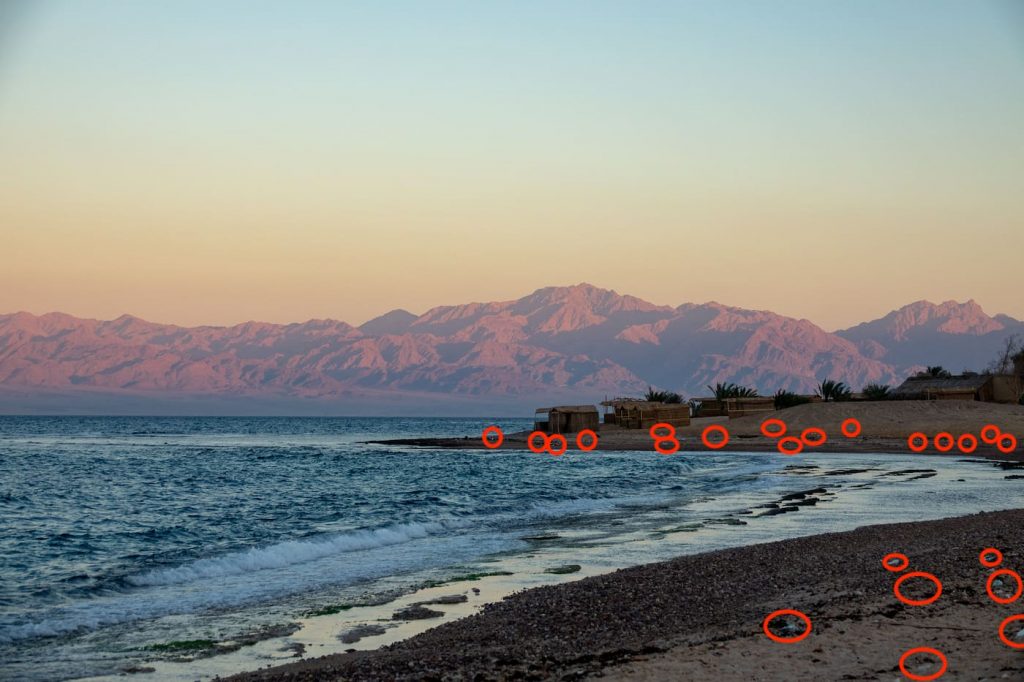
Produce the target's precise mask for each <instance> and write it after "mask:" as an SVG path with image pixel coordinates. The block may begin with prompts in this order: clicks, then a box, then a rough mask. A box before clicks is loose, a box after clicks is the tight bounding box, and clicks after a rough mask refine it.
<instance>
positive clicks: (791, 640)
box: [761, 609, 811, 644]
mask: <svg viewBox="0 0 1024 682" xmlns="http://www.w3.org/2000/svg"><path fill="white" fill-rule="evenodd" d="M779 616H796V617H797V618H799V619H801V620H802V621H804V622H805V623H807V629H806V630H804V631H803V632H801V633H800V634H799V635H797V636H796V637H779V636H778V635H776V634H774V633H773V632H772V631H771V630H769V629H768V623H770V622H771V621H772V620H773V619H775V618H778V617H779ZM761 628H762V629H763V630H764V634H766V635H768V639H770V640H772V641H773V642H778V643H779V644H796V643H797V642H799V641H801V640H803V639H806V638H807V636H808V635H810V634H811V619H810V618H808V617H807V614H805V613H800V612H799V611H794V610H793V609H779V610H778V611H772V612H771V613H769V614H768V615H767V616H766V617H765V619H764V622H763V623H762V624H761Z"/></svg>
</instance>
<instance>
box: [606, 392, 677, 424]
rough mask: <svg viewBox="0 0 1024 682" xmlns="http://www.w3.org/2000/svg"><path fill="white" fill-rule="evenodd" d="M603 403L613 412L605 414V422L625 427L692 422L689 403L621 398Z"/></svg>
mask: <svg viewBox="0 0 1024 682" xmlns="http://www.w3.org/2000/svg"><path fill="white" fill-rule="evenodd" d="M601 405H603V406H604V407H607V408H611V412H609V413H607V414H605V417H604V422H605V424H617V425H618V426H620V427H622V428H624V429H649V428H650V427H651V426H653V425H654V424H659V423H662V424H671V425H672V426H687V425H689V423H690V406H689V405H688V404H687V403H661V402H653V401H648V400H633V399H629V398H619V399H616V400H606V401H604V402H603V403H601ZM609 418H610V419H609Z"/></svg>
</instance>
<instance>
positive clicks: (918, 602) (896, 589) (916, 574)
mask: <svg viewBox="0 0 1024 682" xmlns="http://www.w3.org/2000/svg"><path fill="white" fill-rule="evenodd" d="M911 578H926V579H928V580H931V581H932V582H933V583H935V587H936V590H935V594H933V595H932V596H930V597H928V598H927V599H907V598H906V597H904V596H903V594H902V593H901V592H900V585H902V584H903V582H904V581H905V580H910V579H911ZM892 591H893V594H895V595H896V598H897V599H899V600H900V601H901V602H903V603H904V604H906V605H907V606H928V604H931V603H932V602H934V601H936V600H937V599H938V598H939V597H941V596H942V581H941V580H939V579H938V578H937V577H936V576H935V575H933V574H931V573H925V572H924V571H911V572H910V573H904V574H903V575H901V576H900V577H899V578H896V583H895V584H894V585H893V586H892Z"/></svg>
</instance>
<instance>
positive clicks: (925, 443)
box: [907, 431, 928, 452]
mask: <svg viewBox="0 0 1024 682" xmlns="http://www.w3.org/2000/svg"><path fill="white" fill-rule="evenodd" d="M915 440H919V441H921V445H919V446H916V445H914V441H915ZM907 447H908V448H910V449H911V450H912V451H914V452H924V449H925V448H926V447H928V436H926V435H924V434H923V433H921V432H920V431H915V432H914V433H912V434H910V436H909V437H908V438H907Z"/></svg>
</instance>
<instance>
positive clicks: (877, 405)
mask: <svg viewBox="0 0 1024 682" xmlns="http://www.w3.org/2000/svg"><path fill="white" fill-rule="evenodd" d="M850 417H853V418H856V419H857V420H858V421H859V422H860V424H861V432H860V434H859V435H857V436H856V437H854V438H848V437H845V436H844V435H842V432H841V426H842V423H843V421H844V420H845V419H847V418H850ZM767 419H780V420H782V421H783V422H785V424H786V426H787V433H786V435H787V436H789V435H799V434H800V433H801V432H802V431H803V429H806V428H809V427H817V428H821V429H823V430H825V431H826V433H827V440H826V442H825V443H824V444H823V445H821V446H815V447H810V446H808V447H805V448H804V452H807V453H810V452H815V453H823V454H824V453H828V454H844V453H866V454H877V453H908V454H913V453H911V450H910V448H909V446H908V443H907V439H908V437H909V436H910V435H911V434H913V433H915V432H920V433H924V434H926V435H927V436H928V438H929V443H928V445H927V447H926V448H925V449H924V451H922V452H921V453H918V454H920V455H922V456H928V457H931V456H943V457H951V456H954V457H961V458H981V459H989V460H1002V461H1008V462H1024V406H1020V405H1000V404H994V403H980V402H964V401H932V402H923V401H886V402H874V403H871V402H864V403H811V404H807V405H799V406H797V407H792V408H787V409H784V410H777V411H773V412H766V413H764V414H760V415H747V416H745V417H738V418H735V419H729V418H727V417H703V418H700V417H699V418H695V419H693V420H692V422H691V423H690V425H688V426H681V427H678V428H677V436H678V438H679V441H680V449H679V452H678V453H677V454H692V453H702V452H776V453H778V452H779V450H778V446H777V440H776V439H775V438H768V437H766V436H764V435H762V433H761V424H762V422H763V421H765V420H767ZM988 424H995V425H996V426H998V427H999V428H1000V429H1001V430H1002V431H1004V432H1006V433H1009V434H1013V436H1014V437H1015V438H1016V441H1017V443H1016V447H1015V448H1014V449H1013V450H1012V451H1010V452H1003V451H1000V450H999V449H997V448H996V446H995V445H991V444H986V443H984V442H982V441H981V440H980V439H978V442H977V448H976V449H975V450H973V451H971V452H965V451H961V450H959V449H958V448H957V447H953V448H952V449H950V450H949V451H946V452H941V451H939V450H937V449H936V448H935V447H934V443H933V442H931V439H933V438H934V436H935V435H936V434H938V433H941V432H946V433H949V434H951V435H952V436H954V437H958V436H960V435H961V434H973V435H975V436H977V435H978V434H979V433H980V432H981V430H982V428H983V427H985V426H986V425H988ZM710 425H718V426H724V427H725V428H726V429H727V430H728V432H729V440H728V442H727V443H726V444H725V445H724V446H722V447H718V448H709V447H707V445H705V444H704V443H703V442H702V440H701V434H702V432H703V431H704V429H705V428H707V427H708V426H710ZM530 433H531V432H530V431H517V432H514V433H507V434H505V435H504V441H503V443H502V445H501V447H500V448H496V450H526V449H527V442H526V439H527V437H528V436H529V435H530ZM597 435H598V442H597V445H596V447H595V448H594V450H593V452H602V451H604V452H625V451H638V452H653V451H654V441H653V440H652V439H651V437H650V435H649V434H648V432H647V430H646V429H623V428H621V427H618V426H615V425H610V426H609V425H603V424H602V425H601V426H600V427H599V429H598V431H597ZM566 440H567V452H568V453H572V452H576V451H577V445H576V443H575V442H574V436H573V435H572V434H570V435H569V436H568V437H567V439H566ZM366 442H367V443H369V444H376V445H400V446H412V447H432V448H444V449H451V450H465V449H475V450H484V449H487V448H485V446H484V444H483V441H482V439H481V435H480V434H475V435H473V436H463V437H461V438H458V437H455V438H398V439H386V440H372V441H366ZM577 454H584V455H585V454H587V453H579V452H577ZM591 454H593V453H591ZM780 454H781V453H780ZM793 457H794V459H798V458H799V455H795V456H793Z"/></svg>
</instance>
